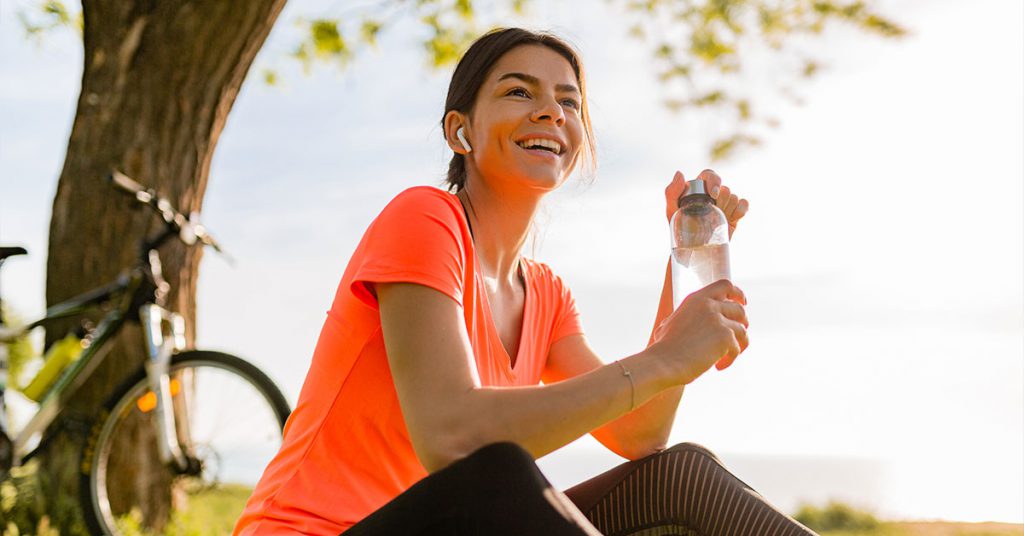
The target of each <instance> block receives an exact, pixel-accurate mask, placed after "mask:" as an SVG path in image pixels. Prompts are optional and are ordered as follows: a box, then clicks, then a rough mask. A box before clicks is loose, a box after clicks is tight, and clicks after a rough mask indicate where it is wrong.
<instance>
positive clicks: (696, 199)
mask: <svg viewBox="0 0 1024 536" xmlns="http://www.w3.org/2000/svg"><path fill="white" fill-rule="evenodd" d="M686 184H687V189H686V195H684V196H682V197H680V198H679V210H676V213H675V214H673V215H672V224H671V230H672V307H673V309H674V308H678V307H679V304H680V303H683V300H684V299H685V298H686V297H687V296H689V295H690V294H692V293H693V292H696V291H698V290H700V289H702V288H704V287H706V286H708V285H710V284H711V283H714V282H715V281H718V280H719V279H731V276H730V274H729V221H728V219H727V218H726V217H725V213H723V212H722V211H721V209H719V208H718V207H717V206H715V200H714V199H712V198H711V196H710V195H708V193H707V191H706V190H705V186H704V181H702V180H700V179H697V180H692V181H688V182H687V183H686Z"/></svg>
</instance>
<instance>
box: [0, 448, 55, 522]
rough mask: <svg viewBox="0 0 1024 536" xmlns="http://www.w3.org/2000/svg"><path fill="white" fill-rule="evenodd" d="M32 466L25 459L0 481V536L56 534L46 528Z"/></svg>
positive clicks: (35, 466) (40, 494)
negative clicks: (24, 463) (0, 523)
mask: <svg viewBox="0 0 1024 536" xmlns="http://www.w3.org/2000/svg"><path fill="white" fill-rule="evenodd" d="M36 469H37V465H36V463H35V462H29V463H28V464H27V465H24V466H21V467H14V468H12V469H11V471H10V474H8V475H7V478H5V479H4V480H2V481H0V519H3V520H4V522H3V525H0V536H29V535H36V536H58V532H57V530H56V529H54V528H51V527H50V518H49V516H47V505H46V500H45V499H44V498H43V494H42V493H41V492H40V491H39V490H40V485H39V477H38V471H37V470H36Z"/></svg>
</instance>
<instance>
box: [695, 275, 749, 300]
mask: <svg viewBox="0 0 1024 536" xmlns="http://www.w3.org/2000/svg"><path fill="white" fill-rule="evenodd" d="M698 292H707V293H708V295H709V297H711V298H712V299H716V300H719V301H726V300H729V301H734V302H736V303H741V304H743V305H746V304H747V296H746V295H745V294H744V293H743V291H742V290H740V288H739V287H737V286H736V285H733V284H732V282H731V281H729V280H728V279H719V280H718V281H715V282H714V283H711V284H710V285H708V286H706V287H704V288H703V289H701V290H700V291H698Z"/></svg>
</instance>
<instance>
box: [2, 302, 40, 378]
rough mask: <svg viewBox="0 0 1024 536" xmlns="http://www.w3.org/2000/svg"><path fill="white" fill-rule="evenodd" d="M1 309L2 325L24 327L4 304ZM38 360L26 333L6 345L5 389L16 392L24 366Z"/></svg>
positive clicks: (20, 319)
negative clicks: (6, 383)
mask: <svg viewBox="0 0 1024 536" xmlns="http://www.w3.org/2000/svg"><path fill="white" fill-rule="evenodd" d="M3 308H4V309H3V317H4V323H5V324H7V326H8V327H10V328H15V329H17V328H20V327H22V326H24V325H25V322H24V320H23V319H22V318H21V316H19V315H18V314H17V313H15V312H14V311H11V310H10V309H9V308H8V307H7V305H6V304H4V306H3ZM39 358H40V357H39V354H38V353H37V352H36V349H35V347H33V346H32V341H31V340H30V338H29V335H28V333H25V334H23V335H21V336H20V337H18V338H17V339H15V340H14V341H13V342H11V343H8V344H7V374H8V376H7V378H8V380H7V382H8V385H7V387H8V388H10V389H14V390H18V389H19V388H20V387H21V383H20V380H21V375H22V372H23V371H24V370H25V366H26V365H28V364H29V363H30V362H31V361H32V360H33V359H39Z"/></svg>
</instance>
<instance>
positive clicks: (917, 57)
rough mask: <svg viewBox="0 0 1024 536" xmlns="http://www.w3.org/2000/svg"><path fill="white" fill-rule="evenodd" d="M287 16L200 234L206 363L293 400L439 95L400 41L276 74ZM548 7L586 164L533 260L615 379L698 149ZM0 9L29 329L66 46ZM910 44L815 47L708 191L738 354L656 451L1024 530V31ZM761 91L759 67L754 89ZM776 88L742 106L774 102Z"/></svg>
mask: <svg viewBox="0 0 1024 536" xmlns="http://www.w3.org/2000/svg"><path fill="white" fill-rule="evenodd" d="M311 4H315V2H311V1H309V2H299V1H295V2H291V3H289V5H288V8H287V9H286V11H285V13H284V14H283V15H282V17H281V19H280V22H279V24H278V26H277V28H276V29H275V31H274V33H273V34H272V35H271V38H270V40H269V42H268V44H267V46H266V47H265V48H264V50H263V52H262V53H261V56H260V58H259V59H258V60H257V66H263V65H271V66H277V67H279V68H280V70H281V71H282V74H283V75H284V79H285V87H284V88H283V89H281V88H268V87H266V86H264V85H262V84H260V83H259V82H258V81H257V80H256V79H255V77H254V78H253V80H251V81H250V82H248V83H247V84H246V85H245V86H244V87H243V90H242V92H241V94H240V96H239V98H238V101H237V102H236V104H235V107H234V111H233V112H232V115H231V118H230V119H229V122H228V125H227V128H226V129H225V131H224V134H223V135H222V137H221V140H220V145H219V147H218V150H217V154H216V157H215V158H214V162H213V169H212V173H211V179H210V186H209V190H208V192H207V196H206V204H205V207H204V218H205V222H206V224H207V225H208V227H210V229H211V230H212V231H213V232H214V233H215V235H216V236H217V237H218V238H219V239H220V240H221V242H222V243H223V244H224V245H225V246H226V248H227V249H228V250H229V252H230V253H231V254H232V255H233V256H234V257H235V258H236V259H237V266H235V267H231V266H229V265H227V264H226V263H225V262H224V261H223V260H221V259H219V258H217V257H216V256H215V255H213V254H210V255H207V257H206V260H205V261H204V263H203V268H202V269H203V272H202V278H201V279H200V288H199V304H200V311H199V322H200V325H199V332H200V334H199V343H200V345H201V346H204V347H211V348H217V349H224V350H229V351H232V352H234V353H237V354H240V355H243V356H246V357H247V358H250V359H251V360H252V361H254V362H255V363H257V364H259V365H260V366H261V367H263V368H264V369H265V370H267V371H268V372H269V373H270V374H271V376H273V377H274V378H275V379H277V380H278V382H279V383H280V385H281V386H282V388H283V390H284V391H285V393H286V394H287V395H288V396H289V397H290V398H291V399H292V400H293V401H294V400H295V398H296V397H297V396H298V391H299V388H300V387H301V383H302V380H303V378H304V376H305V372H306V368H307V367H308V364H309V359H310V356H311V352H312V348H313V346H314V344H315V342H316V337H317V334H318V332H319V329H320V326H321V323H322V321H323V318H324V311H325V310H326V309H327V308H328V306H329V305H330V300H331V299H332V297H333V294H334V291H335V288H336V286H337V283H338V280H339V278H340V276H341V274H342V272H343V270H344V268H345V263H346V262H347V260H348V258H349V255H350V254H351V252H352V250H353V249H354V247H355V245H356V243H357V242H358V240H359V238H360V237H361V235H362V232H363V231H364V230H365V228H366V226H367V225H368V224H369V223H370V221H371V220H372V218H373V217H374V216H375V215H376V214H377V213H379V211H380V209H381V208H383V206H384V205H385V204H386V203H387V202H388V201H389V200H390V199H391V198H392V197H393V196H394V195H395V194H397V193H398V192H400V191H401V190H403V189H405V188H407V187H409V186H411V185H415V184H433V185H437V184H439V181H440V179H441V177H442V176H443V173H444V169H445V166H446V162H447V158H448V156H449V154H450V153H448V152H447V150H446V148H445V147H444V146H443V144H442V143H441V141H440V137H441V133H440V129H439V128H438V127H437V126H436V125H437V121H438V120H439V119H440V114H441V111H442V107H443V102H444V95H445V91H446V85H447V82H448V78H449V76H450V71H445V72H442V73H430V72H428V71H427V70H425V69H423V68H422V66H423V63H424V58H423V56H422V55H421V54H420V53H419V48H418V46H417V39H419V38H420V37H421V35H422V31H421V30H419V29H417V28H416V27H414V26H408V27H404V28H398V29H396V31H393V32H390V33H389V34H387V35H386V36H385V38H384V39H383V40H382V42H381V43H380V46H379V47H378V50H377V51H376V52H371V53H368V54H367V55H365V56H364V57H362V58H361V59H360V60H358V61H357V62H356V63H355V64H354V65H353V66H352V67H351V68H350V69H349V70H348V71H346V72H344V73H343V74H338V73H337V72H336V71H335V70H334V69H331V68H323V69H319V70H318V71H316V72H315V73H314V74H313V75H312V76H310V77H303V76H302V75H301V74H300V72H299V70H298V67H297V66H295V65H294V64H290V63H289V62H288V61H287V60H286V59H284V55H285V54H286V52H287V51H288V50H289V49H290V47H291V46H292V45H293V44H294V41H293V35H291V34H290V33H289V32H290V31H291V25H290V24H289V21H290V20H292V18H293V17H294V16H296V15H299V14H302V13H310V12H314V11H316V10H318V9H319V8H316V7H315V6H311ZM548 4H553V5H549V6H546V7H544V8H541V7H538V8H537V12H536V13H535V16H534V17H533V18H532V19H531V21H532V22H529V25H531V26H533V27H536V28H547V29H553V30H555V31H556V32H558V33H560V34H562V35H564V36H566V37H568V38H569V39H570V40H571V41H573V42H574V43H575V44H576V45H577V46H578V47H579V48H580V49H581V51H582V53H583V57H584V59H585V61H586V64H587V68H588V70H589V73H590V79H589V80H588V86H589V89H590V91H591V95H590V97H591V104H592V106H593V108H592V109H593V119H594V122H595V127H596V130H597V137H598V144H599V147H598V148H599V155H600V160H601V168H600V171H599V173H598V177H597V180H596V182H595V184H594V185H593V186H592V187H590V188H585V189H584V188H575V187H567V188H565V189H563V191H561V192H559V193H557V194H556V195H554V196H552V198H551V200H550V202H548V203H547V209H546V212H545V215H544V217H543V218H542V220H541V222H542V224H543V226H544V228H545V232H544V234H543V240H542V242H541V243H540V247H539V248H538V251H537V253H536V257H537V258H539V259H540V260H543V261H545V262H547V263H548V264H550V265H551V266H552V267H553V268H554V269H555V270H556V271H557V272H558V273H559V274H561V275H562V276H563V277H564V278H565V279H566V280H567V281H568V283H569V284H570V286H571V288H572V289H573V291H574V293H575V295H576V297H577V301H578V304H579V306H580V308H581V311H582V314H583V318H584V322H585V327H586V329H587V330H588V332H589V338H590V340H591V343H592V345H593V346H594V347H595V349H596V350H597V351H598V353H599V354H601V355H602V356H603V358H604V359H605V360H606V361H611V360H614V359H617V358H620V357H624V356H626V355H629V354H632V353H635V352H637V351H639V350H640V349H641V348H642V345H643V344H644V343H645V342H646V340H647V337H648V334H649V332H650V329H651V323H652V322H653V317H654V311H655V309H656V305H657V298H658V292H659V289H660V285H661V278H662V275H663V270H664V263H665V261H666V259H667V256H668V253H669V250H668V235H667V226H666V224H665V221H664V216H663V203H664V200H663V194H662V190H663V188H664V186H665V185H666V184H667V183H668V181H669V180H670V179H671V176H672V173H673V172H674V171H675V170H676V169H681V170H682V171H683V172H684V173H685V174H687V176H688V177H691V178H692V177H693V176H695V175H696V174H697V173H698V172H699V171H700V170H701V169H703V168H705V167H709V165H710V164H709V163H708V162H707V161H706V158H705V156H704V148H705V145H706V143H707V142H708V135H707V132H709V131H710V130H712V129H714V128H715V125H714V124H712V123H710V122H708V121H706V120H704V121H702V120H699V119H696V118H690V117H687V116H674V115H672V114H670V113H668V112H666V110H665V109H664V108H663V107H662V106H661V105H660V102H661V100H662V99H663V97H664V96H665V93H664V91H663V89H662V88H661V87H660V86H659V85H658V84H657V83H656V82H655V81H654V80H655V78H654V73H653V71H652V68H651V67H650V62H649V52H648V50H647V49H646V48H645V47H644V46H642V45H640V44H638V43H636V42H633V41H630V40H629V39H628V38H627V37H626V35H625V34H626V32H625V26H624V25H619V24H618V23H617V20H616V17H614V16H613V13H611V12H610V11H609V10H608V9H607V8H606V7H605V6H606V3H604V2H595V3H594V5H595V6H596V7H594V10H593V11H590V12H581V11H580V10H579V9H578V5H577V4H575V3H574V4H573V7H570V6H568V4H569V3H568V2H561V3H548ZM17 5H18V4H14V5H13V6H12V4H10V3H4V4H3V6H2V7H0V80H3V83H2V84H0V181H2V189H0V242H2V243H4V244H14V243H18V244H23V245H26V246H27V247H28V248H29V249H30V251H31V253H32V257H31V258H30V259H27V260H25V259H19V260H16V261H11V262H9V263H8V264H7V266H5V267H4V273H3V291H4V297H5V299H8V300H10V302H11V304H12V305H13V306H14V308H15V309H16V310H18V311H21V312H22V313H24V314H25V315H28V316H34V315H36V314H40V313H41V312H42V310H43V308H44V305H43V281H44V280H43V276H42V273H43V267H44V265H45V251H46V235H47V225H48V221H49V216H50V206H51V203H52V197H53V194H54V191H55V187H56V178H57V176H58V175H59V171H60V168H61V165H62V162H63V154H64V150H65V148H66V143H67V137H68V133H69V129H70V125H71V120H72V118H73V114H74V106H75V102H76V99H77V93H78V87H79V80H80V73H81V67H80V63H81V50H80V45H79V44H78V43H76V42H75V39H74V38H73V37H72V36H68V35H65V36H54V37H52V38H50V39H49V40H48V41H47V42H46V43H45V44H43V45H42V46H39V47H36V46H35V45H33V44H31V43H30V42H26V41H25V40H24V39H23V38H22V35H21V33H20V31H19V29H18V26H17V21H16V19H15V18H14V17H13V16H12V13H13V10H14V8H15V7H16V6H17ZM881 5H882V6H883V9H884V12H885V13H887V14H889V15H891V16H892V17H894V18H895V19H896V20H898V21H900V22H902V23H903V24H905V25H906V26H908V27H909V28H910V29H911V31H912V36H911V37H909V38H907V39H905V40H903V41H901V42H896V43H890V42H882V41H881V40H879V39H874V38H867V37H865V36H862V35H858V34H856V33H851V32H834V33H832V34H830V37H827V38H826V39H824V40H822V41H820V42H819V43H818V49H819V50H820V53H821V54H822V55H823V56H824V57H825V59H828V60H829V61H830V62H831V68H830V69H828V70H827V71H825V72H824V73H823V74H821V75H820V76H819V78H818V79H816V80H815V81H813V82H811V83H809V84H806V85H804V86H802V87H801V88H799V92H800V93H801V94H802V95H803V96H804V97H805V99H806V104H805V105H804V106H803V107H794V106H792V105H788V104H785V103H770V105H771V106H772V108H771V109H770V110H769V111H771V112H774V113H776V115H778V116H779V117H780V118H781V120H782V126H781V128H780V129H779V130H778V131H775V132H773V133H771V134H770V135H769V136H768V137H767V138H766V140H765V141H766V143H765V145H764V146H762V147H761V148H759V149H756V150H752V151H748V152H745V153H743V154H742V155H741V156H740V157H739V158H738V159H736V160H735V161H731V162H727V163H723V164H719V165H716V166H714V167H715V169H716V170H717V171H718V172H719V174H720V175H721V176H722V177H723V178H724V180H725V183H726V184H728V185H730V186H731V187H733V188H734V189H735V190H736V191H737V192H738V193H740V195H742V196H743V197H746V198H747V199H749V200H750V202H751V211H750V213H749V216H748V217H747V218H746V219H745V220H744V221H743V222H741V224H740V228H739V230H738V232H737V234H736V236H735V238H734V241H733V244H732V261H733V268H732V272H733V276H734V280H735V282H736V283H737V284H738V285H739V286H740V287H741V288H743V289H744V291H745V292H746V294H747V296H748V297H749V301H750V305H749V307H748V314H749V317H750V322H751V327H750V337H751V347H750V348H749V350H748V351H747V352H746V353H745V354H744V355H743V356H742V358H741V359H740V360H739V361H738V362H737V364H736V365H735V366H733V367H732V368H730V369H729V370H727V371H724V372H721V373H719V372H715V371H712V372H710V373H708V374H707V375H705V377H702V378H701V379H699V380H698V381H697V382H696V383H695V384H694V385H692V386H690V387H689V388H688V389H687V392H686V395H685V396H684V398H683V403H682V407H681V409H680V412H679V417H678V421H677V423H676V426H675V429H674V431H673V436H672V441H673V442H678V441H695V442H699V443H702V444H705V445H707V446H709V447H710V448H712V449H713V450H715V451H717V452H720V453H721V455H722V456H723V458H724V459H725V460H726V462H727V464H729V465H730V466H731V467H733V468H734V469H735V471H736V472H737V473H738V474H739V476H740V477H741V478H743V479H744V480H745V481H747V482H749V483H750V484H752V485H754V486H755V487H756V488H759V489H760V490H761V491H762V492H764V494H765V495H766V496H768V497H769V498H770V499H771V500H773V501H775V502H776V503H777V504H779V506H780V507H782V508H783V509H785V510H792V509H793V508H794V507H795V505H796V504H797V501H799V500H802V499H806V500H812V501H815V502H819V503H820V502H824V501H825V500H826V499H828V498H830V497H835V498H841V499H844V500H848V501H851V502H853V503H856V504H860V505H863V506H867V507H871V508H874V509H876V510H877V511H878V512H879V513H880V514H882V515H885V516H892V517H901V518H946V519H959V520H1000V521H1013V522H1018V523H1019V522H1022V521H1024V506H1022V505H1024V461H1022V459H1024V291H1022V274H1024V268H1022V261H1024V258H1022V255H1024V223H1022V204H1024V193H1022V184H1024V180H1022V179H1024V156H1022V147H1024V111H1022V100H1024V67H1022V66H1024V41H1022V39H1024V37H1022V36H1024V7H1022V4H1021V3H1020V2H1014V1H1007V0H984V1H978V2H969V3H968V2H954V1H952V0H945V1H935V2H928V3H927V6H925V5H924V4H923V3H919V2H912V1H905V2H896V1H889V2H885V3H883V4H881ZM764 68H765V69H769V68H770V66H765V67H764ZM772 91H773V90H772V89H771V88H770V87H765V88H764V90H763V91H759V93H761V94H764V95H767V96H769V97H770V96H771V95H773V93H772ZM621 461H622V460H621V459H619V458H617V457H616V456H615V455H613V454H611V453H609V452H607V451H605V450H603V447H601V446H600V445H599V444H597V443H596V442H595V441H593V440H591V439H590V438H589V437H588V438H583V439H581V440H580V441H577V442H575V443H573V444H572V445H570V446H568V447H566V448H564V449H562V450H560V451H559V452H556V453H555V454H552V455H550V456H548V457H546V458H545V459H543V460H541V467H542V468H543V469H544V470H545V472H546V473H548V475H549V478H550V479H551V480H552V482H554V483H555V484H556V485H558V486H561V487H567V486H569V485H571V484H574V483H576V482H578V481H580V480H582V479H584V478H587V477H588V476H592V475H594V474H597V473H599V472H601V471H604V470H606V469H608V468H610V467H612V466H614V465H616V464H618V463H619V462H621Z"/></svg>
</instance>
